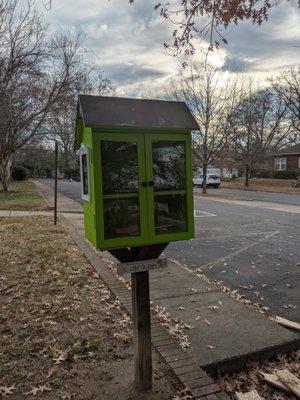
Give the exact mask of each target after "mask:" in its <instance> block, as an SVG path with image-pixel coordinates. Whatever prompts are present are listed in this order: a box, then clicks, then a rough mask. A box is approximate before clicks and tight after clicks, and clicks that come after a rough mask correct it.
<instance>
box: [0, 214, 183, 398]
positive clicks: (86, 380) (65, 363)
mask: <svg viewBox="0 0 300 400" xmlns="http://www.w3.org/2000/svg"><path fill="white" fill-rule="evenodd" d="M0 243H1V246H0V309H1V312H0V376H1V379H0V398H1V397H3V398H4V397H5V398H8V399H13V400H21V399H22V400H23V399H32V398H34V399H51V400H54V399H55V400H59V399H61V400H77V399H78V400H83V399H86V400H93V399H101V400H114V399H118V400H130V399H131V400H134V399H139V400H146V399H147V400H150V399H151V400H170V399H172V398H173V395H174V394H175V393H176V390H177V387H176V385H175V382H174V381H173V380H172V378H171V377H170V375H169V372H168V371H167V370H166V367H165V365H164V364H163V363H161V362H160V361H159V360H158V359H157V358H156V357H155V356H154V371H155V373H154V390H153V392H152V393H151V394H149V393H148V394H143V395H142V394H138V393H136V391H135V389H134V386H133V383H132V382H133V344H132V329H131V320H130V318H129V317H128V316H127V314H126V313H125V312H124V311H123V309H122V308H121V306H120V303H119V302H118V301H116V299H115V298H114V297H113V295H112V294H111V292H110V291H109V290H108V288H107V287H106V286H105V284H104V283H103V281H102V280H101V279H100V278H99V276H98V274H97V273H96V272H95V270H94V269H93V268H92V266H91V265H90V264H89V263H88V262H87V261H86V259H85V257H84V256H83V255H82V253H81V251H80V250H79V249H78V247H77V246H76V245H75V244H74V242H73V241H72V240H71V239H70V237H69V236H68V233H67V232H66V231H65V229H64V228H62V227H61V226H57V227H54V226H53V225H52V221H51V220H50V219H49V218H47V217H23V218H21V217H19V218H12V217H11V218H1V221H0Z"/></svg>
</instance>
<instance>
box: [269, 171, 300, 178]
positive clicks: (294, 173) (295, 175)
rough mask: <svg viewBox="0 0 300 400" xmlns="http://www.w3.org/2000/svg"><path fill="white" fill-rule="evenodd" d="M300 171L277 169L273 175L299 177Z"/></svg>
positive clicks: (277, 176)
mask: <svg viewBox="0 0 300 400" xmlns="http://www.w3.org/2000/svg"><path fill="white" fill-rule="evenodd" d="M298 175H299V172H298V173H297V172H296V171H275V172H274V173H273V177H274V178H275V179H297V176H298Z"/></svg>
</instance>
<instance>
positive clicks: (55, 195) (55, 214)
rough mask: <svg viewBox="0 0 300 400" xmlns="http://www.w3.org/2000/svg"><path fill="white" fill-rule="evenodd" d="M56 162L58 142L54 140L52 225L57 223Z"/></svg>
mask: <svg viewBox="0 0 300 400" xmlns="http://www.w3.org/2000/svg"><path fill="white" fill-rule="evenodd" d="M57 162H58V143H57V140H55V161H54V225H56V224H57V172H58V171H57V170H58V166H57Z"/></svg>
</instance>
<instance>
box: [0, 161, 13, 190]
mask: <svg viewBox="0 0 300 400" xmlns="http://www.w3.org/2000/svg"><path fill="white" fill-rule="evenodd" d="M10 166H11V163H10V161H9V160H8V161H4V162H2V163H1V164H0V175H1V183H2V189H3V191H4V192H8V187H9V183H10V178H11V173H10Z"/></svg>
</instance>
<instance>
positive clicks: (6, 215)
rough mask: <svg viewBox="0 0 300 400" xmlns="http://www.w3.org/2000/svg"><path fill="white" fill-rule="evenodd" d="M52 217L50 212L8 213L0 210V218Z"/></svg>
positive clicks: (8, 211)
mask: <svg viewBox="0 0 300 400" xmlns="http://www.w3.org/2000/svg"><path fill="white" fill-rule="evenodd" d="M52 215H53V212H51V211H15V210H13V211H10V210H0V217H34V216H44V217H45V216H46V217H50V216H52Z"/></svg>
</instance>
